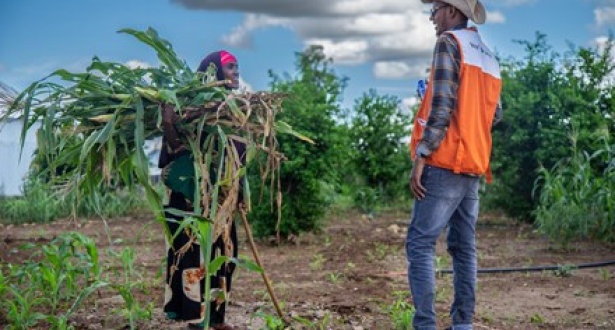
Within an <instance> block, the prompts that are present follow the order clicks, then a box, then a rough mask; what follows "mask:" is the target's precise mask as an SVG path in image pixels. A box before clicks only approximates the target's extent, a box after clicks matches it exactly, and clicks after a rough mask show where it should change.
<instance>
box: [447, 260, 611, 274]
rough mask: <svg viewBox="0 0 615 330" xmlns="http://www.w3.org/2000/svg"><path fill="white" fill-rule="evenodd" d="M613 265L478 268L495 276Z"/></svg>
mask: <svg viewBox="0 0 615 330" xmlns="http://www.w3.org/2000/svg"><path fill="white" fill-rule="evenodd" d="M612 265H615V260H609V261H601V262H592V263H587V264H578V265H557V266H535V267H518V268H479V269H478V270H477V272H478V273H479V274H495V273H513V272H543V271H546V270H567V269H581V268H597V267H605V266H612ZM452 273H453V270H452V269H438V270H436V274H452Z"/></svg>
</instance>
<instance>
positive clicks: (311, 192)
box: [251, 46, 350, 236]
mask: <svg viewBox="0 0 615 330" xmlns="http://www.w3.org/2000/svg"><path fill="white" fill-rule="evenodd" d="M296 56H297V61H296V67H297V71H298V73H297V75H296V76H294V77H291V76H290V75H288V74H286V75H285V76H284V78H282V77H281V76H279V75H277V74H275V73H272V72H270V76H271V79H272V82H271V85H270V86H271V90H272V92H279V93H286V94H288V95H289V97H288V98H287V99H286V100H285V101H284V109H285V112H284V113H283V114H282V115H281V117H282V118H283V120H284V121H285V122H287V123H288V124H290V125H291V126H292V127H293V128H294V129H295V130H296V131H298V132H300V133H302V134H305V135H306V136H308V137H310V138H311V139H312V140H314V141H315V143H314V144H308V143H305V142H303V141H298V140H297V139H292V138H288V137H285V136H280V137H279V144H280V149H281V151H282V153H283V154H284V155H285V156H286V157H287V158H288V159H289V160H288V161H285V162H284V163H283V164H282V168H281V171H280V179H281V188H282V192H283V194H284V199H283V202H282V210H281V211H282V220H281V223H280V234H281V235H283V236H287V235H290V234H297V233H299V232H302V231H310V230H313V229H316V228H318V226H319V223H320V220H321V219H322V217H323V215H324V213H325V210H326V208H327V206H328V203H327V196H325V195H324V193H323V189H322V188H323V185H325V184H329V185H338V184H339V181H340V179H339V178H340V176H341V173H344V171H346V170H347V164H348V155H349V153H350V151H349V150H350V149H349V141H348V137H347V134H345V132H346V128H345V127H344V125H343V124H342V123H341V119H343V115H344V114H343V111H342V108H341V105H340V99H341V95H342V92H343V90H344V88H345V86H346V79H345V78H342V77H339V76H338V75H337V74H336V73H335V72H334V71H333V70H332V69H331V68H330V64H331V61H330V60H329V59H327V58H326V57H325V55H324V53H323V48H322V47H320V46H311V47H309V48H308V49H307V50H305V51H304V52H302V53H298V54H297V55H296ZM252 178H253V179H252V180H258V178H255V176H254V175H253V176H252ZM263 196H265V197H266V198H269V197H270V193H269V191H265V192H264V195H263ZM255 197H257V196H255ZM265 201H267V200H265ZM269 202H270V201H269ZM254 204H257V203H254ZM269 205H270V203H261V205H260V206H258V207H256V208H255V210H254V212H252V214H251V221H253V222H254V224H255V225H254V228H255V231H256V233H257V234H258V235H259V236H263V235H271V234H273V233H275V232H276V223H277V216H275V210H274V212H273V213H272V212H271V211H272V210H271V208H270V206H269Z"/></svg>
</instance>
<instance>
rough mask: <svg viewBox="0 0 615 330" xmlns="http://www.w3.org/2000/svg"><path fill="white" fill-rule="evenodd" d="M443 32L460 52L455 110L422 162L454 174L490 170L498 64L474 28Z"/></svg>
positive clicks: (419, 120) (417, 130)
mask: <svg viewBox="0 0 615 330" xmlns="http://www.w3.org/2000/svg"><path fill="white" fill-rule="evenodd" d="M446 33H450V34H452V35H453V37H455V40H456V41H457V44H458V46H459V51H460V53H461V68H460V72H459V74H460V80H459V90H458V91H457V109H456V111H454V112H453V114H452V117H451V122H450V126H449V127H448V130H447V132H446V135H445V137H444V139H443V140H442V142H441V143H440V145H439V147H438V148H437V149H436V150H435V151H433V152H432V153H431V155H429V157H427V158H426V159H425V163H426V164H429V165H433V166H436V167H441V168H446V169H450V170H452V171H453V172H454V173H456V174H460V173H465V174H476V175H483V174H485V173H487V172H488V171H489V157H490V155H491V126H492V124H493V117H494V115H495V110H496V107H497V103H498V102H499V99H500V91H501V89H502V80H501V77H500V66H499V64H498V62H497V60H496V58H495V55H494V54H493V52H491V50H489V48H488V47H487V46H485V44H484V43H483V41H482V40H481V38H480V36H479V35H478V32H476V30H474V29H463V30H456V31H448V32H446ZM433 71H434V70H433V67H432V70H431V72H432V73H431V78H430V79H429V83H428V85H427V91H426V92H425V96H424V97H423V101H422V102H421V106H420V108H419V112H418V114H417V116H416V119H415V121H414V129H413V130H412V139H411V142H410V152H411V155H412V159H415V157H416V154H415V153H416V148H417V146H418V145H419V143H420V142H421V138H422V136H423V130H424V129H425V125H426V124H427V120H428V118H429V112H430V111H431V103H432V96H433V91H432V90H433V86H432V83H433ZM488 179H489V181H490V178H488Z"/></svg>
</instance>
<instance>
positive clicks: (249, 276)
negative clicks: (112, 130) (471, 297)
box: [0, 212, 615, 330]
mask: <svg viewBox="0 0 615 330" xmlns="http://www.w3.org/2000/svg"><path fill="white" fill-rule="evenodd" d="M408 222H409V214H408V213H407V212H389V213H384V214H379V215H377V216H376V217H374V218H369V217H366V216H363V215H361V214H358V213H353V212H348V213H343V214H337V215H331V216H330V217H329V219H328V222H327V223H328V226H327V227H326V228H325V229H324V230H323V231H322V232H321V233H318V234H308V235H303V236H300V237H292V238H291V239H290V240H288V241H285V242H283V244H282V245H280V246H277V245H276V244H272V240H262V241H257V245H258V249H259V252H260V255H261V259H262V260H263V262H264V267H265V269H266V271H267V274H268V275H269V277H270V279H271V280H272V282H273V284H274V288H275V292H276V295H277V296H278V299H279V300H280V301H281V302H283V309H284V313H285V314H286V315H288V316H290V317H294V316H300V317H303V318H306V319H310V320H322V319H323V318H325V317H326V316H327V315H329V316H330V320H329V322H328V326H327V327H326V329H351V330H360V329H375V330H387V329H395V326H394V324H393V322H392V320H391V317H390V316H389V315H388V314H387V313H386V308H387V306H390V305H391V304H393V302H394V301H395V300H396V296H395V293H396V292H400V291H407V290H408V283H407V277H406V274H405V272H406V257H405V248H404V244H405V236H406V227H407V225H408ZM106 224H107V226H106V225H105V222H103V221H102V220H100V219H94V220H83V221H57V222H54V223H51V224H36V225H0V262H2V263H8V262H10V263H20V262H23V261H24V260H27V259H28V255H27V253H29V252H25V251H22V250H19V249H18V247H19V246H21V245H23V244H25V243H33V242H34V243H46V242H49V241H51V240H52V239H53V238H54V237H56V236H57V235H59V234H61V233H63V232H67V231H78V232H81V233H84V234H86V235H88V236H90V237H93V238H96V241H97V246H98V247H99V250H100V251H101V255H102V257H103V258H105V256H106V255H107V253H105V252H104V251H106V250H107V249H112V250H115V251H120V250H121V249H122V248H124V247H125V246H132V247H134V249H135V252H136V260H135V266H136V268H137V271H138V272H139V273H140V274H141V275H142V276H143V277H142V279H141V280H140V281H142V282H143V283H144V284H145V288H146V290H144V291H143V290H139V291H138V295H137V297H138V300H139V302H140V304H141V306H147V304H151V303H153V313H152V315H153V316H152V319H151V320H141V321H139V328H140V329H185V324H182V323H177V322H172V321H168V320H165V318H164V314H163V312H162V303H163V296H164V293H163V282H164V273H163V265H164V260H163V256H164V255H165V251H164V249H165V243H164V237H163V232H162V227H161V226H160V225H159V224H158V223H156V222H155V221H153V220H152V219H151V217H150V216H148V215H143V216H136V217H125V218H117V219H109V220H107V221H106ZM106 227H107V228H108V229H105V228H106ZM239 231H240V233H241V234H244V233H243V228H241V226H240V228H239ZM477 244H478V250H479V266H480V267H481V268H490V267H526V266H536V265H570V264H580V263H589V262H596V261H603V260H614V259H615V246H614V245H607V244H602V243H596V242H576V243H574V244H573V245H572V249H571V250H562V249H561V248H559V246H558V245H557V243H553V242H550V241H548V240H547V239H545V238H543V237H541V236H540V235H538V234H537V233H536V231H535V230H533V228H532V227H531V226H529V225H527V224H520V223H517V222H514V221H512V220H509V219H506V218H504V217H501V216H498V215H495V214H488V215H483V216H482V217H481V219H480V220H479V225H478V228H477ZM437 253H438V256H439V257H438V265H439V266H441V267H443V268H448V267H450V264H451V263H450V258H449V257H448V255H447V254H446V244H445V241H444V237H441V239H440V241H439V242H438V244H437ZM240 254H243V255H245V256H248V257H250V258H251V257H252V253H251V250H250V249H249V245H248V243H247V241H246V240H245V234H244V235H240ZM107 258H108V257H107ZM109 260H111V259H109ZM109 262H113V261H109ZM114 266H117V267H121V265H114ZM561 275H567V276H561ZM135 280H139V279H135ZM437 284H438V295H437V303H436V308H437V312H438V328H439V329H444V328H445V327H447V326H449V325H450V320H449V318H448V308H449V306H450V302H451V300H452V295H453V292H452V275H443V276H440V277H439V278H438V283H437ZM233 286H234V287H233V291H232V294H231V299H232V301H231V303H230V306H229V307H228V308H227V311H228V312H227V317H228V320H229V321H230V322H231V323H233V324H235V325H236V326H238V327H239V328H240V329H260V328H261V327H263V324H264V319H263V318H262V317H258V316H257V313H258V312H259V311H262V312H265V313H267V314H269V315H275V311H274V310H273V308H272V306H271V304H270V302H269V298H268V296H267V293H266V288H265V285H264V284H263V280H262V278H261V275H260V274H258V273H253V272H249V271H246V270H243V269H240V270H239V271H238V273H237V278H236V280H235V281H234V285H233ZM408 302H410V301H408ZM123 304H124V303H123V300H122V298H121V296H119V295H117V294H116V293H114V292H113V291H111V290H101V291H100V292H98V293H96V294H94V295H93V296H91V297H90V299H89V301H88V302H87V303H85V304H84V305H83V306H82V308H81V309H80V310H79V312H78V314H77V315H76V316H74V317H73V318H72V324H73V326H75V328H76V329H125V328H126V324H127V321H126V319H125V317H124V316H122V315H121V314H120V311H121V310H122V308H123V306H124V305H123ZM476 311H477V315H476V324H475V328H476V329H523V330H526V329H615V267H613V266H610V267H606V268H586V269H576V270H571V271H566V272H560V274H555V273H554V272H550V271H545V272H532V273H527V272H515V273H507V274H480V275H479V278H478V301H477V307H476ZM0 314H1V313H0ZM4 326H5V325H3V324H2V321H0V328H3V327H4ZM294 328H296V329H297V328H300V327H298V326H296V325H295V326H294Z"/></svg>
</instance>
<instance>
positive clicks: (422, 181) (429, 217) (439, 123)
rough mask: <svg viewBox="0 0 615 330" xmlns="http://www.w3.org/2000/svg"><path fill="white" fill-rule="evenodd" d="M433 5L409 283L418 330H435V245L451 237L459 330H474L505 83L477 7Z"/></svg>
mask: <svg viewBox="0 0 615 330" xmlns="http://www.w3.org/2000/svg"><path fill="white" fill-rule="evenodd" d="M421 1H422V2H423V3H432V4H433V7H432V8H431V17H430V20H431V21H432V22H433V24H434V25H435V29H436V36H437V37H438V40H437V42H436V46H435V50H434V58H433V62H432V68H431V77H430V79H429V83H428V85H427V91H426V93H425V95H424V97H423V100H422V103H421V106H420V108H419V112H418V114H417V117H416V120H415V123H414V129H413V131H412V141H411V146H410V148H411V154H412V159H413V161H414V166H413V168H412V174H411V177H410V189H411V190H412V193H413V194H414V196H415V198H416V200H415V203H414V207H413V211H412V220H411V222H410V226H409V228H408V237H407V239H406V252H407V255H408V262H409V265H408V281H409V283H410V289H411V291H412V297H413V299H414V305H415V308H416V314H415V316H414V319H413V326H414V328H415V329H417V330H435V329H436V313H435V307H434V303H435V301H434V300H435V272H434V269H433V258H434V254H435V246H436V240H437V239H438V236H439V235H440V233H441V232H442V231H443V230H444V228H448V229H447V243H448V252H449V253H450V255H451V256H452V259H453V270H454V280H453V284H454V289H455V298H454V302H453V305H452V306H451V310H450V315H451V318H452V328H451V329H453V330H471V329H473V328H472V319H473V316H474V305H475V287H476V285H475V283H476V268H477V266H476V244H475V224H476V220H477V217H478V188H479V180H480V177H481V176H482V175H484V174H487V177H488V178H487V179H488V181H489V180H490V175H489V157H490V154H491V127H492V125H493V124H494V123H495V122H497V121H499V119H500V117H501V115H500V114H501V110H500V107H499V105H498V101H499V97H500V90H501V86H502V84H501V78H500V69H499V65H498V62H497V60H496V58H495V56H494V54H493V53H492V52H491V50H489V48H487V46H485V44H484V43H483V42H482V40H481V38H480V36H479V34H478V31H477V29H476V28H474V27H473V28H468V19H470V20H472V21H473V22H474V23H476V24H482V23H484V22H485V20H486V13H485V8H484V7H483V5H482V4H481V3H480V1H477V0H435V1H434V0H421Z"/></svg>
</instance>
